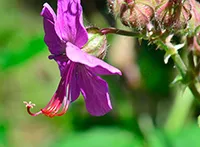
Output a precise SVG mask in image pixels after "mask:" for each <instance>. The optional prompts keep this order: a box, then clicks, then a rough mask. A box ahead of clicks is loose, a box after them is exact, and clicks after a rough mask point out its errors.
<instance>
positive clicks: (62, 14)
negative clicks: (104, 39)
mask: <svg viewBox="0 0 200 147" xmlns="http://www.w3.org/2000/svg"><path fill="white" fill-rule="evenodd" d="M56 27H57V28H60V34H61V37H62V39H63V40H64V41H66V42H68V41H69V42H71V43H73V44H75V45H76V46H78V47H79V48H81V47H83V46H84V45H85V44H86V42H87V41H88V35H87V31H86V29H85V27H84V25H83V18H82V7H81V4H80V0H58V9H57V22H56Z"/></svg>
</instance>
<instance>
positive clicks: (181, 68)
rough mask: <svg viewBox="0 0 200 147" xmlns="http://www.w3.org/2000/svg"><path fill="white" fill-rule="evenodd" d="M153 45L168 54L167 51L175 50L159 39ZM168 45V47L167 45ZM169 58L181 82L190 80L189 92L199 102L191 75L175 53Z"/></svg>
mask: <svg viewBox="0 0 200 147" xmlns="http://www.w3.org/2000/svg"><path fill="white" fill-rule="evenodd" d="M155 43H156V44H157V45H158V46H159V47H161V48H162V49H164V50H165V51H166V52H169V50H176V49H174V48H173V46H172V44H169V43H164V42H163V41H162V40H161V39H159V40H156V41H155ZM167 44H168V45H167ZM171 58H172V59H173V61H174V63H175V65H176V67H177V69H178V71H179V72H180V74H181V76H182V78H183V80H187V79H188V78H189V79H190V80H192V82H190V81H189V82H190V84H189V85H188V87H189V88H190V90H191V92H192V93H193V95H194V96H195V98H196V99H197V100H198V101H199V102H200V93H199V91H198V89H197V87H196V85H195V81H194V80H193V79H194V78H193V77H192V76H193V74H188V69H187V67H186V66H185V64H184V62H183V60H182V59H181V57H180V55H179V54H178V53H176V52H174V53H173V54H172V55H171ZM188 76H189V77H188Z"/></svg>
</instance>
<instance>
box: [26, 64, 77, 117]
mask: <svg viewBox="0 0 200 147" xmlns="http://www.w3.org/2000/svg"><path fill="white" fill-rule="evenodd" d="M74 68H75V63H73V62H72V63H70V64H69V66H68V69H66V74H64V75H66V76H63V77H62V78H61V81H60V83H59V85H58V89H57V91H56V93H55V94H54V96H53V97H52V99H51V100H50V101H49V103H48V104H47V105H46V107H45V108H43V109H41V110H40V111H39V112H37V113H32V112H31V111H30V109H31V108H33V107H34V106H35V104H32V103H31V102H29V103H27V102H24V103H25V104H26V107H27V111H28V113H29V114H30V115H31V116H37V115H39V114H41V113H42V114H44V115H46V116H48V117H54V116H61V115H63V114H65V113H66V111H67V109H68V107H69V104H70V102H71V86H70V81H71V78H72V76H73V75H72V74H73V72H74ZM59 110H60V111H59Z"/></svg>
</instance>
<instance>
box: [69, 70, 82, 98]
mask: <svg viewBox="0 0 200 147" xmlns="http://www.w3.org/2000/svg"><path fill="white" fill-rule="evenodd" d="M76 72H77V71H76V67H75V69H74V71H73V73H72V78H71V81H70V86H71V102H73V101H75V100H76V99H77V98H78V97H79V95H80V88H79V85H78V81H79V79H78V76H77V73H76Z"/></svg>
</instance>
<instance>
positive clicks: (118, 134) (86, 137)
mask: <svg viewBox="0 0 200 147" xmlns="http://www.w3.org/2000/svg"><path fill="white" fill-rule="evenodd" d="M55 146H59V147H80V146H84V147H85V146H87V147H131V146H134V147H142V146H141V141H140V140H138V138H137V137H136V136H133V134H131V133H130V132H128V131H124V130H121V129H118V128H96V129H91V130H89V131H86V132H83V133H74V134H73V135H70V136H68V137H65V136H63V138H62V140H60V141H56V143H54V144H53V145H52V147H55Z"/></svg>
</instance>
